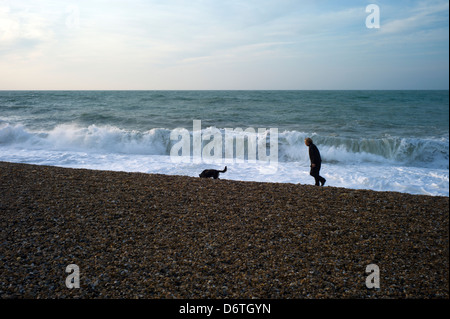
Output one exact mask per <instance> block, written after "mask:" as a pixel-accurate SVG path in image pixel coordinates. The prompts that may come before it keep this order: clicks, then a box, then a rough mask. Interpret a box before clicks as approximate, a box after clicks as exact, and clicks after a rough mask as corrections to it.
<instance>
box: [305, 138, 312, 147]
mask: <svg viewBox="0 0 450 319" xmlns="http://www.w3.org/2000/svg"><path fill="white" fill-rule="evenodd" d="M312 142H313V141H312V139H311V138H310V137H307V138H305V145H306V146H310V145H311V144H312Z"/></svg>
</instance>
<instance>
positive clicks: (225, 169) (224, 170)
mask: <svg viewBox="0 0 450 319" xmlns="http://www.w3.org/2000/svg"><path fill="white" fill-rule="evenodd" d="M226 171H227V167H226V166H225V168H224V169H223V171H219V172H221V173H225V172H226Z"/></svg>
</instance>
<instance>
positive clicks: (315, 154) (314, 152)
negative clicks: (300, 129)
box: [305, 137, 326, 186]
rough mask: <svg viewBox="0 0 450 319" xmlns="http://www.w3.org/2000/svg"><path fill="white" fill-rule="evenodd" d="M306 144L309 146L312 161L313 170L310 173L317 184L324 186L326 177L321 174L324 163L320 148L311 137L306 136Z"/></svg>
mask: <svg viewBox="0 0 450 319" xmlns="http://www.w3.org/2000/svg"><path fill="white" fill-rule="evenodd" d="M305 145H306V146H308V147H309V159H310V161H311V171H310V172H309V175H311V176H312V177H314V179H315V180H316V186H319V185H320V186H323V185H324V184H325V182H326V179H325V178H323V177H322V176H320V175H319V172H320V166H321V165H322V158H321V157H320V152H319V149H318V148H317V146H316V145H315V144H314V143H313V141H312V139H311V138H309V137H308V138H305Z"/></svg>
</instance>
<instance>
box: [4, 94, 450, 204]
mask: <svg viewBox="0 0 450 319" xmlns="http://www.w3.org/2000/svg"><path fill="white" fill-rule="evenodd" d="M306 137H310V138H312V139H313V141H314V144H316V145H317V147H318V149H319V150H320V153H321V157H322V167H321V171H320V174H321V175H322V176H323V177H325V178H326V180H327V182H326V184H325V186H324V187H327V186H328V187H346V188H350V189H370V190H375V191H395V192H402V193H410V194H425V195H434V196H449V91H448V90H432V91H414V90H408V91H378V90H376V91H321V90H317V91H301V90H300V91H278V90H277V91H270V90H269V91H264V90H258V91H0V161H6V162H14V163H30V164H39V165H51V166H60V167H71V168H86V169H99V170H112V171H125V172H143V173H152V174H165V175H183V176H192V177H198V175H199V174H200V173H201V171H202V170H203V169H210V168H213V169H223V168H224V166H227V172H226V173H223V174H221V176H220V178H221V179H228V180H239V181H258V182H271V183H294V184H311V185H312V184H314V178H313V177H311V176H310V175H309V170H310V160H309V155H308V148H307V147H306V146H305V143H304V139H305V138H306ZM264 151H265V154H264ZM269 155H270V156H269ZM269 158H270V160H269ZM211 159H214V160H213V161H212V160H211ZM218 182H220V181H218Z"/></svg>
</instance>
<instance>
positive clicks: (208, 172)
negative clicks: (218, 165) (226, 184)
mask: <svg viewBox="0 0 450 319" xmlns="http://www.w3.org/2000/svg"><path fill="white" fill-rule="evenodd" d="M226 171H227V167H226V166H225V169H224V170H223V171H219V170H216V169H205V170H204V171H203V172H201V174H200V175H198V176H200V177H201V178H210V177H212V178H214V179H218V178H219V173H225V172H226Z"/></svg>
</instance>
